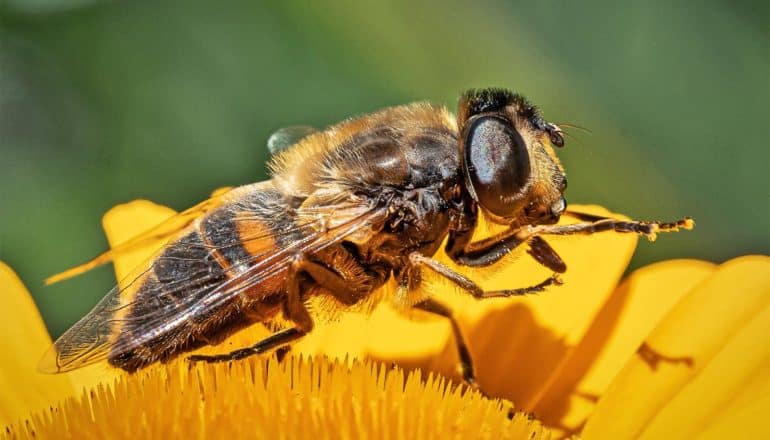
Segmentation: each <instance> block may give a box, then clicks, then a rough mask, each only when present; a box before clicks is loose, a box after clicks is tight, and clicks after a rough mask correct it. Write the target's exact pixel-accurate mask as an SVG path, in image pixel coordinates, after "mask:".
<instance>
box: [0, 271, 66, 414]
mask: <svg viewBox="0 0 770 440" xmlns="http://www.w3.org/2000/svg"><path fill="white" fill-rule="evenodd" d="M0 322H2V323H3V331H2V332H0V349H1V350H2V352H3V361H2V366H1V367H0V390H2V392H1V393H0V427H2V426H5V425H7V424H9V423H11V422H14V421H16V420H17V419H20V418H21V417H26V416H27V415H28V414H29V413H30V411H37V410H41V409H45V408H48V406H49V405H51V404H53V403H56V402H58V401H60V400H62V399H64V398H65V397H68V396H70V395H71V394H73V392H74V389H73V387H72V385H71V384H70V381H69V380H68V379H67V378H66V377H64V376H61V375H58V376H57V375H50V374H42V373H38V372H37V363H38V361H39V360H40V356H41V355H42V354H43V351H44V350H45V349H46V348H48V347H49V346H50V345H51V343H52V342H51V338H50V337H49V336H48V331H47V330H46V328H45V325H44V324H43V320H42V318H41V317H40V313H38V311H37V307H36V306H35V302H34V301H33V300H32V297H31V296H30V295H29V292H27V289H26V288H25V287H24V284H23V283H22V282H21V280H20V279H19V278H18V277H17V276H16V274H15V273H14V272H13V271H12V270H11V268H10V267H8V266H6V265H5V264H4V263H2V262H0Z"/></svg>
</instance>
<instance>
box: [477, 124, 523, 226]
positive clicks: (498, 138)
mask: <svg viewBox="0 0 770 440" xmlns="http://www.w3.org/2000/svg"><path fill="white" fill-rule="evenodd" d="M462 154H463V160H464V169H465V173H466V177H467V180H468V183H469V184H470V185H471V187H472V190H473V191H472V194H473V193H475V194H474V195H475V197H474V198H475V199H476V201H477V202H479V204H480V205H481V206H482V207H483V208H485V209H486V210H488V211H489V212H491V213H492V214H494V215H496V216H499V217H511V216H513V215H515V213H516V212H517V210H518V209H519V205H520V201H521V200H522V199H523V196H524V194H523V192H522V189H523V188H524V187H525V186H526V185H527V181H528V180H529V176H530V171H531V170H530V163H529V153H528V152H527V146H526V143H525V142H524V139H523V138H522V137H521V135H520V134H519V133H518V132H517V131H516V129H515V128H514V127H513V125H512V124H511V123H510V122H509V121H507V120H506V119H503V118H500V117H497V116H482V117H480V118H478V119H476V120H475V121H473V122H472V123H471V124H470V125H469V126H468V128H467V131H466V134H465V136H464V146H463V151H462Z"/></svg>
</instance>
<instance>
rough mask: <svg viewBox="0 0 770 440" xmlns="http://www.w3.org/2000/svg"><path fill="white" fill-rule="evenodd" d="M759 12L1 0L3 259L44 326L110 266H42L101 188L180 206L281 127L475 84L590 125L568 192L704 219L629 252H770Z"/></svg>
mask: <svg viewBox="0 0 770 440" xmlns="http://www.w3.org/2000/svg"><path fill="white" fill-rule="evenodd" d="M769 22H770V14H768V3H767V2H761V1H756V2H728V1H703V2H697V4H696V3H694V2H690V3H689V4H684V2H682V4H680V3H679V2H669V1H651V2H623V4H620V3H616V2H564V1H558V2H557V1H545V2H538V1H526V2H513V1H505V0H498V1H479V2H468V1H458V0H440V1H439V0H431V1H426V2H414V1H378V2H374V3H370V2H363V1H356V0H350V1H346V2H337V3H334V5H332V4H331V3H326V2H299V1H291V0H288V1H275V2H269V3H263V2H255V1H222V2H202V1H186V2H169V1H120V2H94V1H89V0H69V1H67V0H0V259H2V260H3V261H5V262H7V263H8V264H10V265H11V266H12V267H13V268H14V269H15V270H17V271H18V272H19V274H20V276H21V277H22V279H23V280H24V281H25V282H26V283H27V285H28V286H29V288H30V290H31V291H32V293H33V294H34V296H35V298H36V300H37V301H38V304H39V306H40V309H41V311H42V313H43V315H44V317H45V319H46V322H47V324H48V326H49V329H50V330H51V332H52V333H53V334H54V335H58V334H60V333H61V332H62V331H63V330H64V329H65V328H66V327H67V326H68V325H70V324H71V323H73V322H74V321H75V320H76V319H77V318H78V317H80V316H81V315H83V314H84V313H85V312H86V311H87V310H88V309H90V307H91V306H92V305H93V304H94V303H95V302H96V301H97V300H98V299H99V298H100V297H101V296H102V295H103V294H104V292H106V291H107V290H108V289H109V288H110V287H111V285H112V283H113V280H112V273H111V270H110V268H102V269H99V270H97V271H96V272H94V273H92V274H89V275H87V276H85V277H80V278H77V279H74V280H71V281H68V282H66V283H63V284H60V285H55V286H52V287H47V288H46V287H43V285H42V280H43V278H45V277H46V276H47V275H50V274H52V273H55V272H57V271H60V270H62V269H65V268H67V267H69V266H71V265H73V264H76V263H80V262H82V261H83V260H86V259H88V258H89V257H91V256H93V255H95V254H96V253H98V252H100V251H101V250H103V249H104V248H105V247H106V241H105V239H104V238H103V235H102V232H101V228H100V218H101V215H102V214H103V213H104V212H105V211H106V210H108V209H109V208H110V207H111V206H113V205H115V204H117V203H120V202H124V201H128V200H131V199H134V198H147V199H151V200H154V201H157V202H160V203H163V204H166V205H169V206H171V207H174V208H176V209H183V208H185V207H188V206H190V205H192V204H194V203H196V202H197V201H199V200H201V199H204V198H206V197H207V195H208V194H209V192H210V191H211V190H212V189H214V188H217V187H220V186H225V185H238V184H244V183H248V182H253V181H257V180H262V179H264V178H265V176H266V172H265V160H266V157H267V149H266V147H265V141H266V139H267V137H268V136H269V135H270V133H271V132H273V131H274V130H276V129H278V128H280V127H282V126H288V125H297V124H309V125H313V126H317V127H324V126H326V125H329V124H332V123H335V122H337V121H339V120H341V119H343V118H346V117H349V116H351V115H355V114H359V113H365V112H369V111H372V110H376V109H379V108H381V107H384V106H389V105H396V104H400V103H406V102H410V101H414V100H431V101H434V102H438V103H442V104H446V105H447V106H449V107H451V108H454V105H455V101H456V99H457V95H458V93H459V91H461V90H462V89H465V88H468V87H483V86H489V85H496V86H503V87H509V88H513V89H515V90H518V91H520V92H522V93H524V94H525V95H526V96H528V97H529V98H530V99H531V100H532V101H534V102H535V103H537V104H538V105H539V106H540V107H541V108H542V109H543V112H544V114H545V116H546V118H547V119H548V120H550V121H554V122H557V123H571V124H576V125H579V126H582V127H585V128H587V129H589V130H590V132H587V131H582V130H570V131H569V135H570V136H569V137H568V139H567V142H568V143H567V147H566V148H565V149H564V150H562V151H560V155H561V157H562V160H563V162H564V164H565V166H566V168H567V171H568V175H569V181H570V188H569V190H568V193H567V195H568V200H569V201H570V202H571V203H599V204H602V205H605V206H607V207H608V208H610V209H612V210H614V211H616V212H622V213H625V214H627V215H630V216H632V217H637V218H643V219H673V218H677V217H680V216H683V215H690V216H693V217H695V218H696V220H697V222H698V227H697V228H696V230H695V231H694V232H691V233H686V234H676V235H667V236H665V237H662V238H661V239H660V240H658V242H656V243H655V244H654V245H653V244H649V243H646V242H644V241H642V242H640V245H639V249H638V252H637V254H636V256H635V258H634V260H633V263H632V266H631V267H632V268H633V267H639V266H640V265H643V264H646V263H649V262H652V261H657V260H662V259H667V258H679V257H696V258H703V259H708V260H712V261H723V260H725V259H728V258H730V257H732V256H735V255H740V254H747V253H767V252H768V249H770V232H768V228H769V227H770V203H769V202H770V191H769V190H768V180H767V177H766V176H767V171H768V168H769V166H770V153H768V150H769V149H768V142H767V139H768V138H769V137H770V121H769V119H770V118H769V117H768V111H769V108H768V102H770V83H769V82H768V81H769V80H768V75H769V73H770V59H769V57H770V55H769V53H770V50H769V46H770V43H769V41H770V38H769V35H768V33H769V31H768V29H769V28H768V26H767V24H768V23H769ZM0 294H1V292H0ZM725 294H726V295H727V296H729V295H730V294H731V292H725Z"/></svg>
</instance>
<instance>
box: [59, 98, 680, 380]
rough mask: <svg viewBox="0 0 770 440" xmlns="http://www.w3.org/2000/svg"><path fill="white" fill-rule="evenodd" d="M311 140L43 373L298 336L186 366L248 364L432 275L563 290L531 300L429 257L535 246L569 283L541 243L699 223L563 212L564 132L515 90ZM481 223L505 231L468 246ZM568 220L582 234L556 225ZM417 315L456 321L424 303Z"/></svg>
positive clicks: (141, 279)
mask: <svg viewBox="0 0 770 440" xmlns="http://www.w3.org/2000/svg"><path fill="white" fill-rule="evenodd" d="M303 135H306V137H304V138H303V139H302V140H301V141H300V142H298V143H297V144H295V145H292V146H291V147H288V148H282V147H281V148H279V150H280V151H279V152H278V153H277V155H276V156H275V157H274V158H273V161H272V163H271V170H272V179H271V180H269V181H266V182H261V183H255V184H251V185H246V186H243V187H239V188H235V189H233V190H231V191H229V192H226V193H224V194H222V195H220V196H218V197H216V198H215V199H212V200H210V201H207V202H205V203H204V204H202V205H199V206H198V207H197V208H194V209H192V210H190V211H187V212H184V213H182V214H180V215H179V217H177V218H175V219H172V220H170V223H168V225H170V226H168V225H167V226H163V225H161V226H159V227H158V228H156V229H155V230H154V232H153V231H150V233H148V234H151V235H152V234H155V235H157V234H161V235H163V234H166V235H169V237H170V239H169V241H168V243H167V244H166V245H165V246H164V248H163V249H162V250H161V251H160V253H159V254H158V255H157V256H156V257H155V258H154V259H153V260H152V261H151V262H150V263H149V264H148V266H147V267H145V268H141V269H142V270H141V273H140V274H139V275H138V276H137V277H136V278H135V279H134V280H133V282H132V283H131V288H130V289H129V288H126V287H124V288H122V289H121V288H116V289H114V290H113V291H112V292H110V293H109V294H108V295H107V296H106V297H105V298H104V299H103V300H102V301H101V302H100V303H99V304H98V305H97V306H96V307H95V308H94V309H93V310H92V311H91V312H90V313H89V314H88V315H87V316H85V317H84V318H83V319H81V320H80V321H79V322H78V323H76V324H75V325H74V326H73V327H72V328H71V329H69V330H68V331H67V332H66V333H65V334H64V335H63V336H62V337H61V338H60V339H59V340H57V341H56V343H55V345H54V348H53V349H52V351H51V352H50V354H49V357H48V359H47V360H46V359H44V362H46V364H45V365H46V366H47V368H48V369H49V370H53V371H66V370H70V369H73V368H77V367H80V366H83V365H86V364H89V363H92V362H96V361H99V360H104V359H106V360H107V361H108V362H109V363H110V364H112V365H113V366H115V367H119V368H122V369H125V370H127V371H135V370H137V369H140V368H143V367H145V366H147V365H149V364H152V363H154V362H156V361H166V360H169V359H171V358H174V357H176V356H178V355H180V354H182V353H185V352H188V351H191V350H193V349H195V348H197V347H200V346H202V345H207V344H215V343H217V342H219V341H221V340H222V339H223V338H224V337H226V336H227V335H229V334H231V333H232V332H233V331H236V330H238V329H240V328H243V327H246V326H249V325H252V324H254V323H257V322H262V323H265V322H270V321H271V320H273V319H274V318H275V317H276V316H279V315H282V317H283V318H285V319H286V320H288V321H289V322H291V323H292V325H291V326H288V327H287V328H284V329H282V330H279V331H278V332H276V333H275V334H273V335H272V336H270V337H268V338H267V339H265V340H262V341H257V342H256V343H255V344H254V345H253V346H251V347H245V348H243V349H240V350H236V351H234V352H231V353H223V354H221V355H215V356H192V357H191V358H190V359H191V360H194V361H208V362H216V361H226V360H233V359H239V358H242V357H246V356H249V355H253V354H257V353H262V352H265V351H267V350H270V349H273V348H277V347H281V346H285V345H287V344H290V343H291V342H292V341H295V340H296V339H298V338H301V337H302V336H303V335H305V334H307V333H308V332H310V331H311V330H312V329H313V325H314V320H313V315H312V314H311V313H310V312H309V311H308V308H307V307H306V303H307V302H308V301H309V300H311V299H313V298H318V297H325V298H328V299H329V300H330V301H333V302H335V303H337V304H340V305H342V306H354V305H356V304H358V303H360V302H362V301H366V300H368V299H369V298H370V297H371V296H372V293H373V292H374V291H375V290H376V289H377V288H379V287H380V286H382V285H383V284H384V283H385V282H386V281H388V280H389V279H390V278H391V277H394V278H395V279H396V281H397V282H398V284H399V285H400V286H403V288H405V289H418V288H419V284H420V279H421V278H420V274H421V272H422V271H425V270H428V271H432V272H435V273H436V274H438V275H441V276H444V277H446V278H448V279H449V280H451V281H452V282H454V283H455V284H457V285H458V286H459V287H461V288H463V289H464V290H466V291H468V292H469V293H470V294H471V295H473V296H475V297H477V298H480V299H481V298H490V297H501V296H514V295H524V294H527V293H530V292H537V291H541V290H543V289H544V288H545V287H546V286H548V285H550V284H554V283H558V282H559V280H558V277H557V276H556V275H554V276H552V277H550V278H548V279H547V280H545V281H543V282H542V283H540V284H538V285H536V286H531V287H519V288H513V287H514V286H512V288H511V289H510V290H500V291H484V290H483V289H482V288H481V287H479V286H478V285H477V284H476V283H474V282H473V281H472V280H470V279H469V278H467V277H465V276H464V275H462V274H460V273H457V272H455V271H454V270H452V269H450V268H449V267H447V266H445V265H443V264H441V263H439V262H438V261H436V260H434V259H433V258H432V257H433V255H434V254H435V253H436V252H437V251H438V250H439V247H440V246H441V244H442V243H443V242H444V240H445V239H446V247H445V252H446V254H447V255H448V256H449V257H450V258H451V259H452V260H454V261H455V262H457V263H458V264H460V265H466V266H487V265H491V264H493V263H495V262H497V261H498V260H500V259H501V258H502V257H504V256H505V255H506V254H507V253H509V252H510V251H511V250H512V249H515V248H516V247H518V246H521V245H526V246H528V247H529V251H528V252H529V254H530V255H531V256H532V257H533V258H535V259H536V260H537V261H538V262H539V263H541V264H542V265H544V266H546V267H548V268H549V269H551V270H552V271H553V272H554V273H561V272H564V271H565V270H566V265H565V263H564V262H563V261H562V260H561V258H560V257H559V256H558V255H557V254H556V252H555V251H554V250H553V249H552V248H551V247H550V246H549V245H548V243H547V242H546V241H545V240H544V238H543V237H544V236H546V235H567V234H591V233H595V232H601V231H616V232H629V233H640V234H647V235H653V234H655V233H656V232H658V231H669V230H676V229H677V228H679V227H688V228H689V227H691V226H692V222H691V220H689V219H684V220H681V221H678V222H674V223H660V222H636V221H620V220H614V219H610V218H602V217H596V216H591V215H586V214H580V213H575V212H571V211H568V210H567V206H566V201H565V199H564V191H565V189H566V186H567V181H566V178H565V175H564V171H563V168H562V165H561V163H560V162H559V159H558V158H557V156H556V154H555V151H554V147H561V146H563V144H564V139H563V137H562V133H561V130H560V129H559V127H557V126H556V125H554V124H550V123H547V122H545V121H544V120H543V119H542V118H541V116H540V115H539V113H538V112H537V110H536V109H535V108H534V107H533V106H532V105H530V104H529V103H528V102H527V101H526V100H525V99H524V98H523V97H521V96H520V95H516V94H513V93H511V92H508V91H505V90H499V89H486V90H477V91H470V92H467V93H465V94H464V95H463V96H462V97H461V99H460V103H459V109H458V115H457V117H456V118H455V117H454V116H452V115H451V114H450V113H449V112H448V111H447V110H446V109H444V108H441V107H437V106H433V105H429V104H411V105H406V106H400V107H394V108H390V109H386V110H383V111H380V112H377V113H374V114H370V115H366V116H363V117H360V118H356V119H351V120H348V121H345V122H342V123H340V124H338V125H336V126H333V127H331V128H329V129H327V130H325V131H321V132H316V133H312V132H309V131H308V132H305V133H304V134H303ZM482 213H483V215H485V216H486V217H488V218H489V219H491V220H492V221H493V222H496V223H499V224H502V225H505V226H506V229H505V230H504V232H502V233H500V234H498V235H495V236H493V237H490V238H488V239H484V240H481V241H477V242H472V241H471V237H472V236H473V233H474V231H475V229H476V226H477V223H478V218H479V216H480V215H481V214H482ZM561 215H571V216H573V217H577V218H578V219H580V220H582V221H581V222H580V223H576V224H570V225H556V222H557V221H558V219H559V218H560V216H561ZM177 229H178V230H179V231H178V232H176V230H177ZM171 231H174V234H173V235H172V234H171ZM137 240H139V241H141V237H139V238H138V239H137ZM132 243H137V241H136V240H135V241H134V242H130V243H129V244H128V245H127V246H129V247H130V246H131V245H132ZM120 250H121V249H120V248H118V249H116V252H119V251H120ZM111 256H112V254H109V253H108V254H105V255H102V256H101V257H99V258H97V259H96V260H94V261H92V262H91V263H87V264H86V265H85V267H84V268H86V269H87V268H89V267H91V266H93V265H96V264H101V263H103V262H106V261H109V260H110V258H111ZM76 271H78V269H76ZM65 276H68V275H67V274H65ZM415 307H417V308H420V309H423V310H426V311H428V312H432V313H436V314H439V315H442V316H445V317H447V318H449V319H452V313H451V311H450V310H448V309H447V308H446V307H445V306H443V305H442V304H441V303H439V302H437V301H434V300H432V299H430V298H428V299H425V300H423V301H421V302H419V303H417V304H416V305H415ZM453 328H454V330H455V339H456V341H457V343H458V348H459V350H458V352H459V353H460V357H461V364H462V367H463V373H464V378H465V379H466V381H468V382H469V383H473V382H474V374H473V367H472V362H471V359H470V355H469V354H468V350H467V349H465V344H464V342H463V338H462V335H461V334H460V332H459V330H458V327H457V326H456V325H454V326H453Z"/></svg>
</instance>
